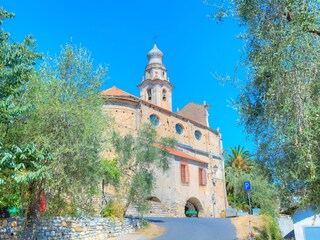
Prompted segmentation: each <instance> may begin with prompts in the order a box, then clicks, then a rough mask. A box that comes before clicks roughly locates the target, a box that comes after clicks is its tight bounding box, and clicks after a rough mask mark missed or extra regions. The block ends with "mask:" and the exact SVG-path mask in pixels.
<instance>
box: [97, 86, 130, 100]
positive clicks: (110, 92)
mask: <svg viewBox="0 0 320 240" xmlns="http://www.w3.org/2000/svg"><path fill="white" fill-rule="evenodd" d="M101 95H104V96H126V97H134V96H133V95H131V94H130V93H127V92H125V91H123V90H121V89H119V88H117V87H115V86H113V87H112V88H109V89H107V90H104V91H102V92H101Z"/></svg>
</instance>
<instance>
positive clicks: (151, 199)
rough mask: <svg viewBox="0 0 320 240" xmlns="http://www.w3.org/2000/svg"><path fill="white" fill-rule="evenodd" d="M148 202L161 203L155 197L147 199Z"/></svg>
mask: <svg viewBox="0 0 320 240" xmlns="http://www.w3.org/2000/svg"><path fill="white" fill-rule="evenodd" d="M147 200H148V201H152V202H159V203H160V202H161V201H160V199H159V198H157V197H155V196H150V197H147Z"/></svg>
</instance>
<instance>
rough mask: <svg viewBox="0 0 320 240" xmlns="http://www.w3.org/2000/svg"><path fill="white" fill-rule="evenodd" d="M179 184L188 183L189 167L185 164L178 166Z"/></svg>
mask: <svg viewBox="0 0 320 240" xmlns="http://www.w3.org/2000/svg"><path fill="white" fill-rule="evenodd" d="M180 174H181V183H189V180H190V179H189V167H188V164H187V163H181V164H180Z"/></svg>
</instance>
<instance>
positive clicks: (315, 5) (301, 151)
mask: <svg viewBox="0 0 320 240" xmlns="http://www.w3.org/2000/svg"><path fill="white" fill-rule="evenodd" d="M227 2H228V4H225V5H224V6H222V7H221V8H216V14H217V17H218V18H220V19H221V17H220V16H221V14H220V12H221V11H223V12H225V13H226V14H224V15H223V16H234V17H235V18H237V19H238V20H239V22H240V24H242V25H244V26H245V29H246V30H245V32H244V33H243V34H241V36H240V37H241V38H242V39H243V40H244V44H245V48H244V58H243V61H242V64H243V66H244V67H245V68H246V69H247V79H246V81H245V82H244V84H243V85H242V86H243V87H242V88H241V93H240V96H239V98H238V100H237V101H236V104H237V106H238V108H239V111H240V113H241V121H242V123H243V124H244V125H245V127H246V130H247V132H248V133H249V134H252V135H253V136H254V138H255V141H256V143H257V145H258V160H261V161H263V162H265V163H266V165H267V166H268V168H269V170H270V171H271V173H272V176H273V177H275V178H276V181H277V183H279V189H280V190H281V193H282V195H283V196H282V198H283V199H289V198H288V197H289V196H290V195H291V196H292V194H297V193H299V192H301V191H302V190H303V191H304V190H306V191H305V194H303V196H302V198H301V199H302V201H303V203H304V204H305V205H309V206H320V194H319V192H320V191H319V183H320V180H319V176H320V148H319V145H320V114H319V113H320V108H319V106H320V105H319V103H320V95H319V90H320V84H319V83H320V81H319V80H320V74H319V71H318V70H319V67H320V56H319V52H320V43H319V37H320V11H319V10H320V9H319V8H320V7H319V6H320V5H319V1H317V0H311V1H304V0H285V1H263V0H251V1H246V0H230V1H227ZM221 9H223V10H221ZM318 210H319V211H320V209H318Z"/></svg>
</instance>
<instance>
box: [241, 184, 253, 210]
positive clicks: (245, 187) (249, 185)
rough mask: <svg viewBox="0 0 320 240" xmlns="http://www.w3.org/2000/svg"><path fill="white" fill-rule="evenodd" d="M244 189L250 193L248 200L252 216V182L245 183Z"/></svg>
mask: <svg viewBox="0 0 320 240" xmlns="http://www.w3.org/2000/svg"><path fill="white" fill-rule="evenodd" d="M243 189H244V190H245V191H246V192H247V193H248V200H249V207H250V212H249V214H252V210H251V201H250V190H251V184H250V181H248V182H244V183H243Z"/></svg>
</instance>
